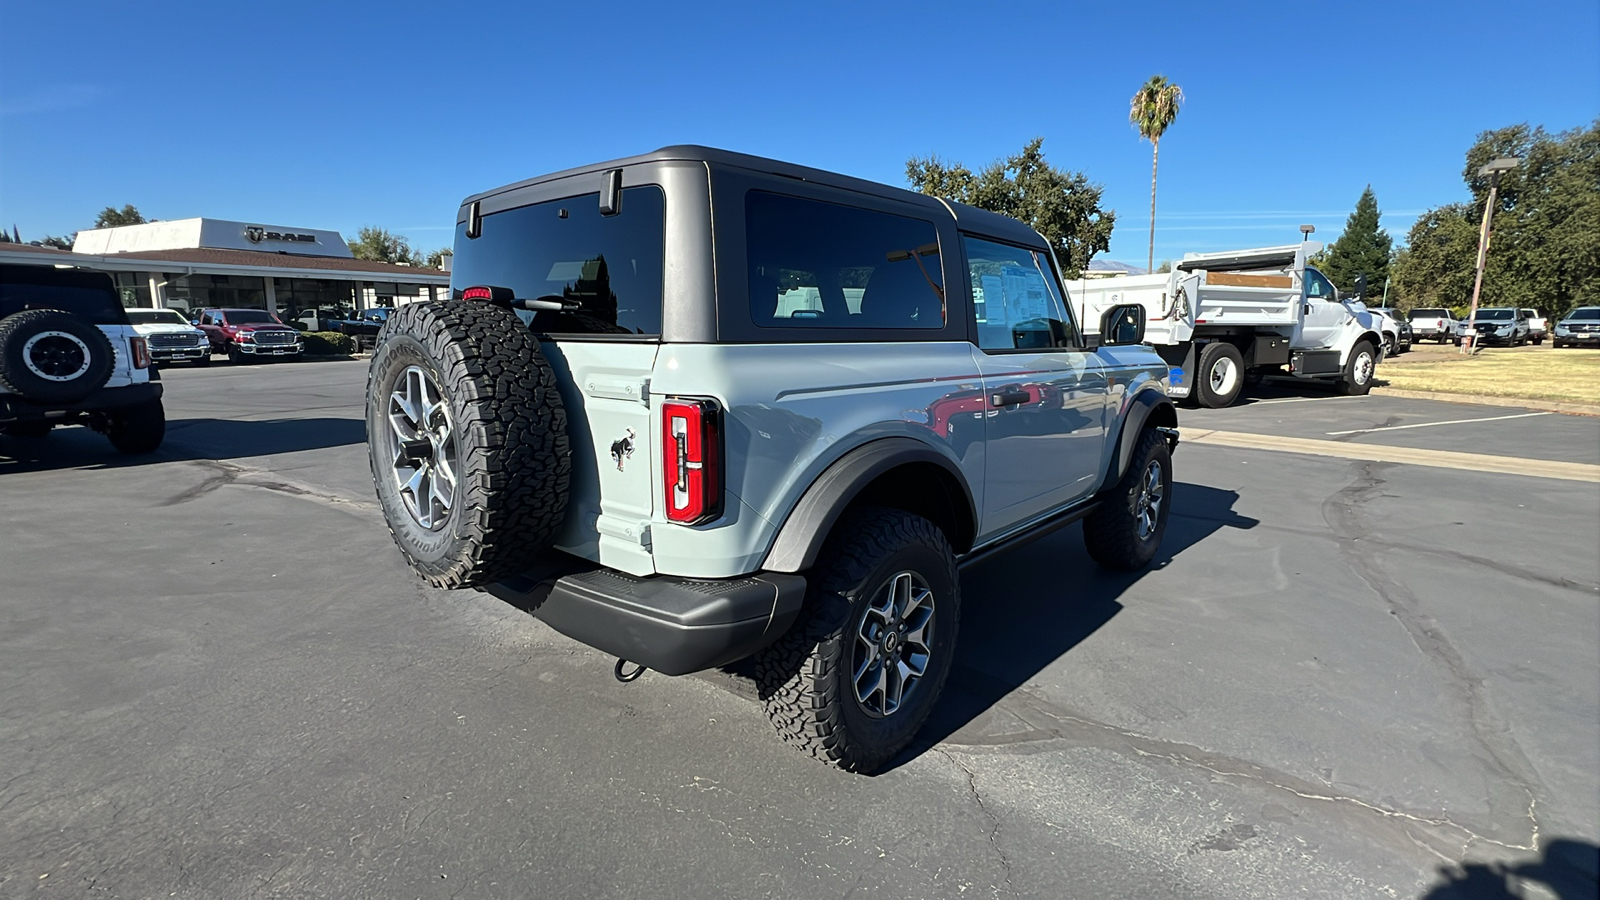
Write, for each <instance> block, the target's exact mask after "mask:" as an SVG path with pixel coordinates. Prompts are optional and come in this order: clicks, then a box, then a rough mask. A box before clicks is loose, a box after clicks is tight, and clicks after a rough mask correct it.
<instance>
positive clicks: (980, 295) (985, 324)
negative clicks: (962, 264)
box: [965, 237, 1077, 350]
mask: <svg viewBox="0 0 1600 900" xmlns="http://www.w3.org/2000/svg"><path fill="white" fill-rule="evenodd" d="M965 244H966V248H967V269H968V275H969V277H970V278H971V279H972V314H973V318H974V319H975V320H976V322H977V325H978V346H979V347H981V348H983V349H984V350H1020V349H1027V350H1038V349H1048V348H1051V347H1072V346H1075V345H1076V344H1077V335H1076V333H1075V332H1074V330H1073V327H1072V320H1071V319H1070V318H1068V317H1067V313H1066V308H1065V306H1064V304H1063V301H1062V297H1061V290H1060V286H1059V285H1058V284H1057V283H1056V277H1055V272H1054V271H1052V269H1051V268H1050V260H1049V259H1047V258H1046V257H1045V256H1044V254H1042V253H1040V252H1038V251H1036V250H1028V249H1025V248H1023V247H1013V246H1011V245H1010V244H997V243H995V242H993V241H986V240H983V239H982V238H975V237H968V238H966V239H965Z"/></svg>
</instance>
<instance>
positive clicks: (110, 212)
mask: <svg viewBox="0 0 1600 900" xmlns="http://www.w3.org/2000/svg"><path fill="white" fill-rule="evenodd" d="M144 223H145V218H144V216H142V215H140V214H139V210H138V209H136V208H135V207H134V205H133V204H132V203H129V204H126V205H124V206H123V207H122V208H121V209H117V208H115V207H111V206H108V207H106V208H105V209H102V210H100V215H98V216H95V219H94V227H96V228H119V227H121V226H123V225H143V224H144Z"/></svg>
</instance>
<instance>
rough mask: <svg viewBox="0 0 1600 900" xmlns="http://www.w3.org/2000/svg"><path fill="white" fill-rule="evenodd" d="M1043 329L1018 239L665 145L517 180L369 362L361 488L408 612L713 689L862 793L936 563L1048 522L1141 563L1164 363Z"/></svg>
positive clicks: (916, 719) (924, 652)
mask: <svg viewBox="0 0 1600 900" xmlns="http://www.w3.org/2000/svg"><path fill="white" fill-rule="evenodd" d="M1070 308H1071V307H1070V305H1069V304H1068V303H1066V298H1065V296H1064V294H1063V291H1062V287H1061V278H1060V273H1059V271H1058V270H1057V267H1056V261H1055V258H1054V255H1053V254H1052V252H1051V249H1050V246H1049V244H1048V243H1047V242H1046V241H1045V240H1044V239H1043V238H1042V237H1040V236H1039V234H1038V233H1037V232H1035V231H1034V230H1033V229H1031V228H1029V227H1028V226H1026V225H1024V224H1022V223H1021V222H1018V221H1016V220H1014V219H1011V218H1007V217H1005V216H1001V215H996V214H994V213H990V212H985V211H983V210H979V209H975V208H972V207H967V206H963V205H960V204H955V203H949V202H945V201H942V200H938V199H935V198H933V197H928V196H923V195H921V194H916V193H911V192H909V191H905V190H901V189H898V188H893V187H888V186H885V185H880V184H874V183H871V182H866V181H861V180H858V179H855V178H849V177H845V176H842V175H835V174H831V173H828V172H822V171H818V170H815V169H808V168H803V167H800V166H795V165H790V164H788V163H782V162H777V161H774V160H769V159H761V158H757V157H752V156H745V155H741V154H737V153H730V152H726V151H721V150H713V149H708V148H705V147H692V146H680V147H668V148H665V149H662V150H658V151H656V152H654V153H648V154H645V155H643V156H636V157H631V158H628V159H621V160H616V161H613V162H607V163H601V164H598V165H592V166H586V167H583V168H580V169H573V170H569V171H565V172H559V173H556V174H553V175H547V176H543V177H540V178H534V179H531V180H528V181H523V182H519V183H517V184H512V185H508V186H506V187H502V188H498V189H496V190H493V191H488V192H486V193H482V194H477V195H475V196H472V197H468V198H467V199H466V201H464V202H463V203H462V205H461V209H460V213H459V215H458V217H457V224H456V238H455V257H454V264H453V271H452V273H451V299H450V300H447V301H442V302H431V303H416V304H411V305H406V306H402V307H400V308H398V309H396V310H395V311H394V313H393V314H392V315H391V316H390V318H389V321H388V322H387V324H385V326H384V328H383V330H382V332H381V333H380V334H379V336H378V345H377V349H376V351H375V353H374V355H373V359H372V368H371V373H370V376H369V382H368V388H367V432H368V437H369V440H368V445H369V447H370V453H371V462H372V475H373V480H374V482H375V484H376V487H377V493H378V497H379V499H380V500H381V501H382V505H383V510H384V513H385V517H386V519H387V521H388V524H389V528H390V530H391V531H392V533H393V534H394V539H395V542H396V543H397V544H398V545H399V547H400V550H401V552H402V554H404V556H405V558H406V559H407V561H408V562H409V563H410V564H411V566H412V567H413V568H414V569H415V570H416V571H417V572H418V574H420V575H421V576H422V577H423V578H424V579H426V580H427V581H428V582H429V583H431V584H433V585H435V586H437V587H443V588H457V587H477V588H481V589H483V590H486V591H488V592H490V593H492V594H494V595H495V596H497V597H500V598H502V599H504V600H506V601H508V602H511V603H514V604H517V605H519V606H522V607H523V608H526V609H529V610H532V611H533V612H534V614H535V615H537V616H538V617H539V618H540V619H542V620H543V621H545V622H546V623H548V624H549V625H550V626H551V627H552V628H555V629H556V630H557V631H560V632H562V633H564V634H566V635H568V636H570V637H572V638H575V639H577V640H579V641H581V642H583V643H585V644H588V645H590V646H592V647H595V648H597V649H599V650H602V651H604V652H606V653H608V654H610V655H613V656H616V657H617V658H618V663H617V666H618V668H617V672H618V676H619V677H626V676H624V674H623V673H624V665H625V663H624V661H626V663H627V664H630V665H631V666H632V671H631V672H630V673H629V675H633V674H636V673H638V672H639V671H642V669H643V668H646V667H647V668H649V669H654V670H656V671H659V672H663V673H666V674H670V675H676V674H683V673H687V672H693V671H697V670H701V669H708V668H713V667H720V666H728V665H730V664H734V663H736V662H737V663H739V665H740V667H741V669H742V670H744V671H749V672H753V673H755V677H756V680H757V682H758V687H759V692H760V695H761V697H762V699H763V702H764V704H765V706H766V709H767V712H768V714H769V716H770V718H771V719H772V721H773V723H774V724H775V725H776V726H777V729H778V731H779V733H780V734H781V735H782V736H783V738H784V739H785V740H787V741H789V742H791V743H793V744H795V745H798V746H799V747H801V748H802V749H804V750H806V751H807V752H809V753H811V754H812V755H814V756H816V757H817V758H818V759H821V760H823V761H825V762H828V763H831V764H833V765H837V766H840V767H842V768H845V769H848V770H851V771H871V770H873V769H875V768H877V767H879V766H881V765H883V764H884V763H886V762H887V761H889V760H890V758H891V757H893V756H894V755H895V754H896V753H897V752H899V751H900V750H901V749H902V748H904V747H905V746H906V745H907V744H908V743H909V742H910V741H911V739H912V738H913V737H914V736H915V734H916V732H917V730H918V728H919V727H920V726H921V725H922V723H923V722H924V720H925V719H926V718H927V716H928V714H929V712H930V710H931V709H932V707H933V704H934V702H935V700H936V698H937V697H938V694H939V692H940V689H941V688H942V687H943V684H944V681H945V678H946V677H947V676H948V675H949V673H950V668H951V662H952V659H953V655H954V652H955V643H956V634H957V630H958V627H959V624H960V618H961V609H960V606H961V592H960V582H959V580H958V578H957V570H958V568H960V567H961V566H963V565H966V564H969V563H972V562H974V561H977V560H979V559H983V558H986V557H988V556H990V555H992V554H995V553H999V552H1003V551H1005V550H1008V549H1011V548H1013V547H1016V546H1018V545H1019V544H1022V543H1024V542H1027V541H1030V540H1032V539H1034V538H1037V537H1040V536H1041V535H1044V534H1047V533H1049V532H1051V531H1053V530H1055V529H1058V528H1060V527H1063V526H1065V525H1067V524H1070V523H1072V522H1075V521H1079V520H1082V521H1083V523H1084V527H1083V530H1084V538H1085V542H1086V544H1087V546H1088V551H1089V554H1090V556H1092V557H1093V558H1094V559H1095V560H1097V561H1098V562H1100V563H1101V564H1102V565H1106V566H1110V567H1112V568H1117V569H1137V568H1140V567H1143V566H1145V565H1146V564H1148V563H1149V562H1150V560H1151V559H1152V557H1153V556H1154V555H1155V553H1156V551H1157V548H1158V546H1159V545H1160V542H1161V537H1162V532H1163V530H1164V529H1165V526H1166V521H1167V515H1168V512H1169V506H1170V502H1171V497H1172V463H1171V453H1172V450H1173V449H1174V448H1175V446H1176V444H1177V430H1176V425H1177V416H1176V413H1175V412H1174V410H1173V408H1172V405H1171V403H1170V402H1169V401H1168V400H1167V397H1166V392H1165V390H1164V387H1165V385H1164V384H1163V379H1164V378H1165V376H1166V372H1167V368H1166V366H1165V364H1164V363H1163V362H1162V361H1161V359H1160V357H1158V356H1157V355H1156V354H1155V353H1154V352H1153V351H1152V350H1151V349H1150V348H1148V347H1146V346H1144V345H1143V344H1142V343H1141V340H1142V338H1143V333H1144V317H1143V313H1142V312H1141V311H1140V310H1139V307H1137V306H1126V307H1117V308H1114V309H1110V310H1107V311H1106V313H1105V315H1104V319H1103V321H1102V322H1101V323H1099V324H1100V328H1099V334H1097V335H1090V336H1087V337H1086V336H1085V334H1084V332H1083V329H1081V328H1080V324H1079V323H1077V322H1074V321H1073V319H1072V316H1071V314H1070V312H1069V310H1070ZM975 608H976V609H977V610H978V614H980V615H981V614H982V606H981V604H980V605H978V606H977V607H975Z"/></svg>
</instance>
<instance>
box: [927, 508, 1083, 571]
mask: <svg viewBox="0 0 1600 900" xmlns="http://www.w3.org/2000/svg"><path fill="white" fill-rule="evenodd" d="M1099 508H1100V501H1099V500H1088V501H1085V502H1084V503H1083V504H1082V505H1081V506H1073V507H1070V508H1068V509H1064V510H1062V511H1061V512H1059V513H1056V514H1055V515H1054V516H1051V517H1050V518H1048V519H1045V520H1043V521H1041V522H1039V523H1037V524H1035V525H1033V526H1031V527H1029V528H1027V529H1025V530H1023V531H1020V532H1018V533H1016V534H1013V535H1011V536H1010V537H1005V538H1001V539H1000V540H998V541H996V542H994V543H992V544H987V545H985V546H983V547H980V548H978V549H976V550H973V551H972V552H970V553H966V554H963V555H962V556H958V557H956V568H958V569H965V568H967V567H968V566H975V565H977V564H978V563H981V562H985V561H987V560H989V559H990V558H992V557H995V556H999V555H1000V554H1002V553H1006V552H1009V551H1011V550H1015V549H1017V548H1018V547H1023V546H1026V545H1028V544H1031V543H1033V542H1034V541H1037V540H1038V539H1040V538H1042V537H1045V536H1047V535H1050V534H1054V533H1055V532H1057V531H1060V530H1061V529H1063V528H1065V527H1067V526H1068V525H1071V524H1072V523H1073V522H1076V521H1078V520H1079V519H1082V518H1085V517H1087V516H1088V515H1089V514H1090V513H1092V512H1094V511H1095V510H1096V509H1099Z"/></svg>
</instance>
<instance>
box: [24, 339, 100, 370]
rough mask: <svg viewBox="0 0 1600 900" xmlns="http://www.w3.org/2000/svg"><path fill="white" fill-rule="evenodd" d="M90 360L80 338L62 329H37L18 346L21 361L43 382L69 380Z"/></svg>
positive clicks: (91, 357) (87, 348)
mask: <svg viewBox="0 0 1600 900" xmlns="http://www.w3.org/2000/svg"><path fill="white" fill-rule="evenodd" d="M92 359H94V356H93V354H92V353H91V352H90V350H89V345H88V344H86V343H84V342H83V338H80V337H78V336H77V335H75V334H68V333H67V332H65V331H54V330H51V331H41V332H39V333H38V334H36V335H34V336H33V337H30V338H28V340H27V342H26V343H24V344H23V345H22V364H23V365H25V366H27V367H28V371H29V372H32V373H33V374H35V375H37V376H39V377H40V378H43V379H45V380H46V381H73V380H75V379H77V378H81V377H83V375H84V373H86V372H88V371H89V362H90V360H92Z"/></svg>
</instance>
